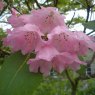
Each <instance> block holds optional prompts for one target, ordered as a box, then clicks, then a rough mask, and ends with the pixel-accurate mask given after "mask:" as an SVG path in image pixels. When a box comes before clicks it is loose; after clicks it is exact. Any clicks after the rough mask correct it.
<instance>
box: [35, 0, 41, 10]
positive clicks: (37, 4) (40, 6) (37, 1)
mask: <svg viewBox="0 0 95 95" xmlns="http://www.w3.org/2000/svg"><path fill="white" fill-rule="evenodd" d="M35 3H36V4H37V6H38V8H39V9H41V6H40V5H39V3H38V1H37V0H35Z"/></svg>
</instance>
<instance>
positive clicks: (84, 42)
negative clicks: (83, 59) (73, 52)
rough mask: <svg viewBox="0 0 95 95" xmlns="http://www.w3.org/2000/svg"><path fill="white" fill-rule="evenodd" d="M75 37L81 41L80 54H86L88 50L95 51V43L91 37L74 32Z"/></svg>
mask: <svg viewBox="0 0 95 95" xmlns="http://www.w3.org/2000/svg"><path fill="white" fill-rule="evenodd" d="M74 36H75V37H76V39H77V40H78V41H79V44H80V45H79V46H80V52H81V51H82V52H86V51H87V48H90V49H92V50H93V51H95V43H94V42H93V41H92V40H91V39H90V37H89V36H87V35H86V34H84V33H83V32H79V31H76V32H74Z"/></svg>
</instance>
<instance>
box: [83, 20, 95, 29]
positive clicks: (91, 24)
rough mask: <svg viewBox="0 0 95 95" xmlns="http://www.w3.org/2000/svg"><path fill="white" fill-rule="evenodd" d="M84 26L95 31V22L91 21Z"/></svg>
mask: <svg viewBox="0 0 95 95" xmlns="http://www.w3.org/2000/svg"><path fill="white" fill-rule="evenodd" d="M83 26H84V27H85V28H88V29H92V30H95V21H94V20H93V21H89V22H87V23H83Z"/></svg>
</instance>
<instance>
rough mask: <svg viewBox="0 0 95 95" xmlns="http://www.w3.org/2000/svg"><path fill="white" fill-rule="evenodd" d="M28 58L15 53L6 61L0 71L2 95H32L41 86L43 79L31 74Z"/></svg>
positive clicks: (38, 75)
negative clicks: (27, 62)
mask: <svg viewBox="0 0 95 95" xmlns="http://www.w3.org/2000/svg"><path fill="white" fill-rule="evenodd" d="M26 57H27V56H22V55H21V54H20V53H15V54H12V55H10V56H9V57H7V58H6V59H5V62H4V64H3V65H2V67H1V70H0V95H32V93H33V92H34V90H36V89H37V87H38V86H39V85H40V83H41V82H42V80H43V78H42V76H41V75H40V74H35V73H30V72H29V69H28V65H27V64H26V62H25V60H26Z"/></svg>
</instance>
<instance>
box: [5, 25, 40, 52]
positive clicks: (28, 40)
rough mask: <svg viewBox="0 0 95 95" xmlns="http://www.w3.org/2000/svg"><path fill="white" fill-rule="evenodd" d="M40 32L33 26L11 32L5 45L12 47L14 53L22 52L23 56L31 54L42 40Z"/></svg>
mask: <svg viewBox="0 0 95 95" xmlns="http://www.w3.org/2000/svg"><path fill="white" fill-rule="evenodd" d="M39 31H40V30H39V28H38V27H37V26H35V25H31V24H26V25H25V26H23V27H19V28H16V29H13V30H12V31H11V30H10V32H8V36H7V37H6V38H5V39H4V45H5V46H10V47H11V48H12V50H13V51H18V50H21V51H22V53H23V54H26V53H31V52H32V51H33V50H35V48H36V45H37V43H38V42H39V40H40V37H39V34H38V32H39Z"/></svg>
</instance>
